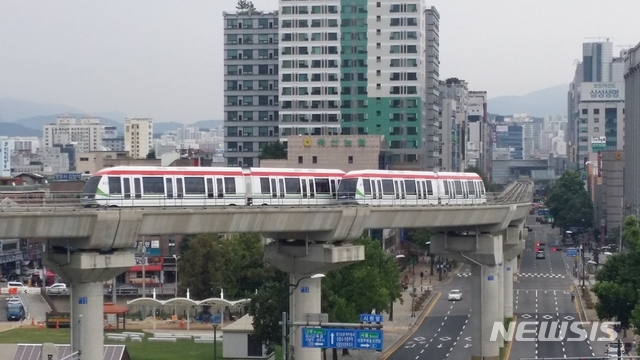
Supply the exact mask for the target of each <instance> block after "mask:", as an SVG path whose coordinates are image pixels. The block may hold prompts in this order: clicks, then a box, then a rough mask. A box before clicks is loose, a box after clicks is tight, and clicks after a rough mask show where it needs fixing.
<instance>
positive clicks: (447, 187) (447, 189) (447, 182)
mask: <svg viewBox="0 0 640 360" xmlns="http://www.w3.org/2000/svg"><path fill="white" fill-rule="evenodd" d="M442 182H443V183H444V194H445V195H446V196H449V181H447V180H443V181H442Z"/></svg>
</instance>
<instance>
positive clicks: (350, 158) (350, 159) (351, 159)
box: [349, 156, 353, 164]
mask: <svg viewBox="0 0 640 360" xmlns="http://www.w3.org/2000/svg"><path fill="white" fill-rule="evenodd" d="M349 164H353V156H349Z"/></svg>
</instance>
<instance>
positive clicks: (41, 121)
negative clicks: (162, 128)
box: [0, 113, 124, 136]
mask: <svg viewBox="0 0 640 360" xmlns="http://www.w3.org/2000/svg"><path fill="white" fill-rule="evenodd" d="M62 115H68V116H73V117H75V118H76V119H80V118H82V117H83V116H87V115H86V114H83V113H77V114H73V113H63V114H54V115H44V116H42V115H41V116H33V117H28V118H24V119H19V120H16V121H13V123H14V124H20V125H23V126H25V127H27V128H30V129H35V130H38V131H39V132H40V136H42V127H43V126H44V125H46V124H53V123H55V122H56V118H58V117H59V116H62ZM98 119H100V122H101V123H102V124H105V125H107V126H115V127H116V129H118V133H120V134H122V133H123V131H124V124H123V123H121V122H119V121H115V120H113V119H108V118H105V117H98ZM0 126H5V124H2V125H0ZM14 136H17V135H14Z"/></svg>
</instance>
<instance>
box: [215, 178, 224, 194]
mask: <svg viewBox="0 0 640 360" xmlns="http://www.w3.org/2000/svg"><path fill="white" fill-rule="evenodd" d="M216 190H217V191H218V199H222V198H223V197H224V187H222V179H220V178H217V179H216Z"/></svg>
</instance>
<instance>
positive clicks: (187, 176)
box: [81, 166, 345, 207]
mask: <svg viewBox="0 0 640 360" xmlns="http://www.w3.org/2000/svg"><path fill="white" fill-rule="evenodd" d="M344 174H345V172H344V171H340V170H323V169H270V168H245V169H242V168H231V167H229V168H226V167H224V168H215V167H149V166H146V167H133V166H118V167H112V168H106V169H103V170H100V171H98V172H97V173H95V174H94V175H93V176H92V177H91V178H89V180H88V181H87V183H86V184H85V188H84V193H83V195H82V201H81V203H82V204H83V205H84V206H86V207H91V206H107V207H130V206H200V205H211V206H223V205H238V206H242V205H330V204H333V203H335V199H336V194H337V191H338V184H339V182H340V179H342V176H344Z"/></svg>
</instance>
